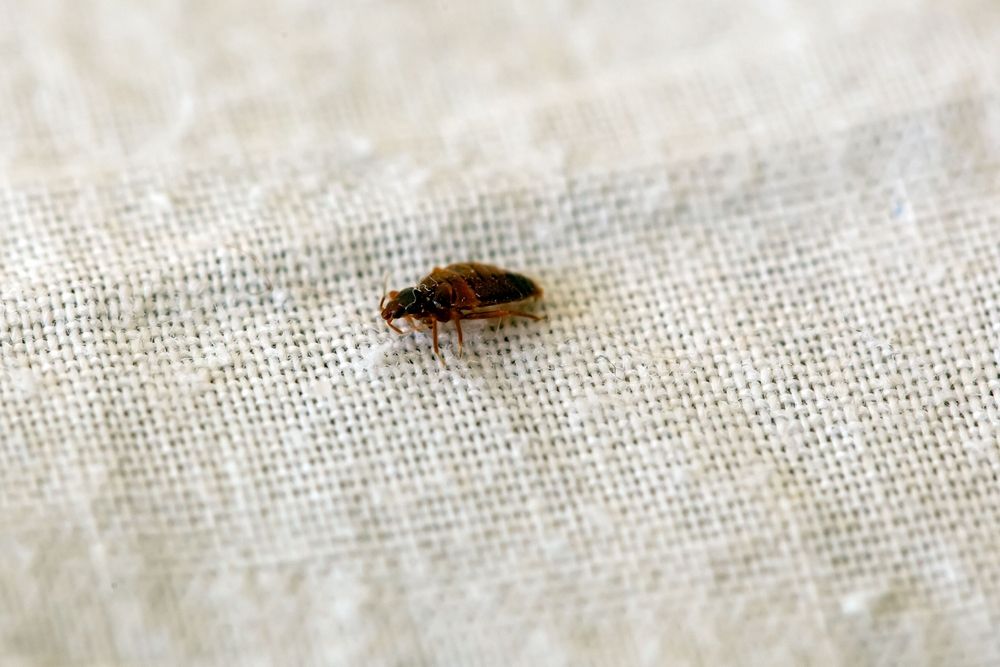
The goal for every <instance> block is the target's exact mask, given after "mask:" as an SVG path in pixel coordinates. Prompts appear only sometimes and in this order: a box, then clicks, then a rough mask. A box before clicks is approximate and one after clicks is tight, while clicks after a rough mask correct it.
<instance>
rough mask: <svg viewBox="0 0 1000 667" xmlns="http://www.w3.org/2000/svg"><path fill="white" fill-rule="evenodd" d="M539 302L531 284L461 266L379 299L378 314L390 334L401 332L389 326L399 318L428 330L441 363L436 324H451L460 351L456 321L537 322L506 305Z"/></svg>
mask: <svg viewBox="0 0 1000 667" xmlns="http://www.w3.org/2000/svg"><path fill="white" fill-rule="evenodd" d="M541 297H542V288H541V287H539V286H538V285H537V284H535V282H534V281H533V280H531V279H530V278H526V277H525V276H522V275H520V274H518V273H513V272H511V271H507V270H505V269H501V268H498V267H496V266H490V265H489V264H476V263H474V262H465V263H462V264H449V265H448V266H446V267H444V268H443V269H442V268H438V267H435V269H434V270H433V271H431V272H430V274H429V275H428V276H427V277H425V278H424V279H423V280H421V281H420V282H419V283H417V285H416V286H415V287H407V288H406V289H402V290H400V291H398V292H389V294H388V298H389V302H388V303H386V295H382V301H380V302H379V309H380V310H381V311H382V319H384V320H385V322H386V324H388V325H389V328H391V329H392V330H393V331H395V332H396V333H404V332H403V331H402V330H401V329H400V328H399V327H397V326H396V325H394V324H393V323H392V321H393V320H396V319H400V318H402V319H405V320H406V321H407V322H408V323H409V325H410V327H411V329H414V330H416V329H417V325H416V324H415V322H414V320H418V321H420V322H422V323H424V324H426V325H428V326H430V328H431V333H432V335H433V338H434V353H435V354H436V355H438V357H440V358H441V361H442V362H443V361H444V357H443V356H442V355H441V350H440V349H439V348H438V322H454V323H455V331H456V332H458V351H459V353H461V351H462V325H461V324H460V322H461V321H462V320H485V319H489V318H493V317H507V316H509V315H515V316H518V317H528V318H531V319H533V320H540V319H542V318H541V317H538V316H537V315H532V314H531V313H526V312H524V311H521V310H512V309H511V308H510V306H513V305H514V304H516V303H518V302H520V301H525V300H527V299H532V300H534V301H537V300H538V299H540V298H541Z"/></svg>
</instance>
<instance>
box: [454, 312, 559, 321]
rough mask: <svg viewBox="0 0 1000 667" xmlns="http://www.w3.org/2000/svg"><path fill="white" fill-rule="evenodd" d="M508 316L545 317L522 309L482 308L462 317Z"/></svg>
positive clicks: (486, 318) (479, 318) (541, 318)
mask: <svg viewBox="0 0 1000 667" xmlns="http://www.w3.org/2000/svg"><path fill="white" fill-rule="evenodd" d="M507 316H515V317H527V318H528V319H532V320H536V321H537V320H543V319H545V318H544V317H541V316H539V315H534V314H532V313H526V312H524V311H521V310H482V311H479V312H478V313H468V314H466V315H463V316H462V317H464V318H465V319H467V320H489V319H492V318H494V317H507Z"/></svg>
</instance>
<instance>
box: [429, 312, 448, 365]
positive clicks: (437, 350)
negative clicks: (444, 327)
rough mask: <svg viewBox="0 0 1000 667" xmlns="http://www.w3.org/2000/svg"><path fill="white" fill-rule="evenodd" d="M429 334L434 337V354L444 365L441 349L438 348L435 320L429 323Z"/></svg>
mask: <svg viewBox="0 0 1000 667" xmlns="http://www.w3.org/2000/svg"><path fill="white" fill-rule="evenodd" d="M431 333H432V335H433V337H434V354H436V355H437V356H438V359H440V360H441V363H442V364H443V363H444V355H443V354H441V348H439V347H438V323H437V320H432V321H431ZM446 365H447V364H446Z"/></svg>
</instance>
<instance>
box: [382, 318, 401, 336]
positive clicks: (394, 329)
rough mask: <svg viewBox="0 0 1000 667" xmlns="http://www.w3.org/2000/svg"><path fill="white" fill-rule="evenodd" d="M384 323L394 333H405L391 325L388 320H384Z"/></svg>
mask: <svg viewBox="0 0 1000 667" xmlns="http://www.w3.org/2000/svg"><path fill="white" fill-rule="evenodd" d="M385 323H386V324H388V325H389V328H390V329H392V330H393V331H395V332H396V333H398V334H400V335H402V334H403V333H405V332H404V331H403V330H402V329H400V328H399V327H397V326H396V325H395V324H393V323H392V322H390V321H389V320H386V321H385Z"/></svg>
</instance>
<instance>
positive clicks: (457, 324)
mask: <svg viewBox="0 0 1000 667" xmlns="http://www.w3.org/2000/svg"><path fill="white" fill-rule="evenodd" d="M451 321H452V322H454V323H455V331H457V332H458V356H462V318H461V317H459V315H458V314H457V313H456V314H455V315H452V318H451Z"/></svg>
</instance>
